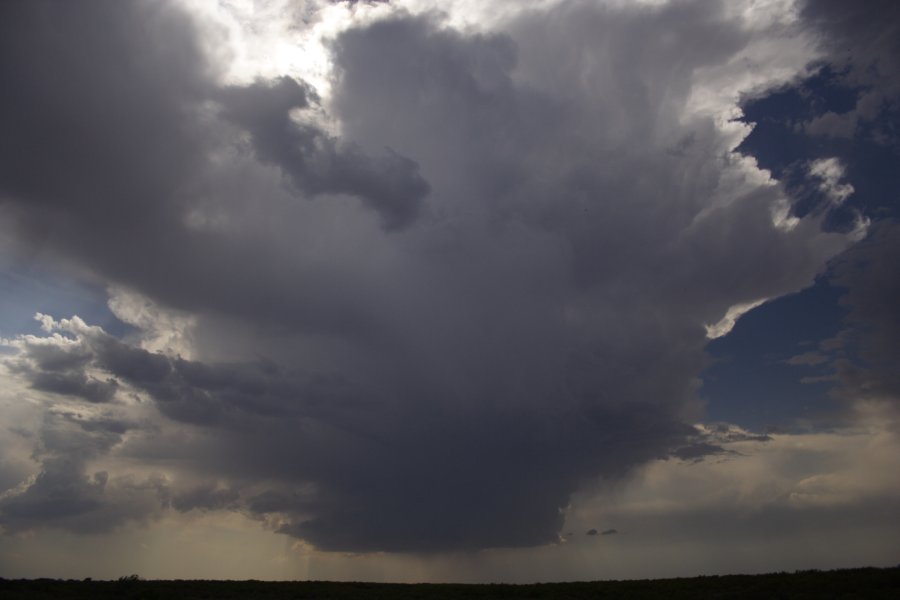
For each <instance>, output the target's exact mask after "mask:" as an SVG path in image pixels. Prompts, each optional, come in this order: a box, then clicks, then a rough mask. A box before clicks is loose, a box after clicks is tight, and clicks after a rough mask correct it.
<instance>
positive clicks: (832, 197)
mask: <svg viewBox="0 0 900 600" xmlns="http://www.w3.org/2000/svg"><path fill="white" fill-rule="evenodd" d="M845 171H846V167H845V166H844V165H843V163H842V162H841V161H840V159H838V158H836V157H831V158H818V159H816V160H814V161H812V162H810V163H809V174H810V176H811V177H814V178H816V179H818V180H819V190H821V191H822V193H824V194H825V195H826V196H827V198H828V200H829V201H830V202H831V203H832V204H833V205H834V206H840V205H841V204H843V203H844V201H845V200H846V199H847V198H849V197H850V195H851V194H853V192H854V189H853V186H852V185H850V184H849V183H841V180H842V179H843V178H844V173H845Z"/></svg>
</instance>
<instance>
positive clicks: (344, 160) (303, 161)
mask: <svg viewBox="0 0 900 600" xmlns="http://www.w3.org/2000/svg"><path fill="white" fill-rule="evenodd" d="M311 98H312V99H315V94H314V92H312V90H311V89H310V88H309V87H308V86H303V85H300V84H299V83H298V82H297V81H295V80H293V79H291V78H288V77H281V78H280V79H278V80H276V81H274V82H271V83H265V82H257V83H255V84H253V85H250V86H248V87H243V88H241V87H230V88H226V89H225V90H223V91H222V92H221V100H222V103H223V105H224V107H225V115H226V117H228V118H229V119H231V120H232V121H234V122H236V123H239V124H240V125H242V126H243V127H245V128H246V129H247V131H249V132H250V133H251V135H252V139H253V146H254V148H255V150H256V153H257V155H258V156H259V158H260V160H262V161H263V162H267V163H272V164H276V165H279V166H280V167H281V168H282V169H283V170H284V171H285V172H286V173H287V174H288V175H289V176H290V178H291V181H292V182H293V183H294V185H295V186H297V188H298V189H300V190H302V191H303V192H305V193H308V194H310V195H318V194H329V193H330V194H352V195H355V196H359V197H360V198H362V199H363V200H364V201H365V202H366V203H367V204H369V205H371V206H372V208H374V209H375V210H376V211H378V213H379V214H380V215H381V218H382V220H383V222H384V225H385V227H386V228H387V229H400V228H403V227H406V226H408V225H409V224H410V223H411V222H412V221H413V219H415V217H416V215H417V213H418V212H419V210H420V205H421V203H422V200H423V199H424V197H425V196H426V195H427V194H428V192H429V189H430V187H429V185H428V183H427V182H426V181H425V180H424V179H422V177H421V176H420V175H419V172H418V165H417V164H416V163H415V161H413V160H410V159H409V158H405V157H403V156H400V155H399V154H396V153H394V152H388V153H386V154H384V155H382V156H379V157H376V158H372V157H369V156H367V155H366V154H365V153H363V152H362V151H361V150H360V149H359V148H357V147H356V146H354V145H353V144H348V143H342V142H340V141H339V140H337V139H336V138H334V137H331V136H329V135H328V134H326V133H325V132H324V131H322V130H321V129H320V128H318V127H316V126H315V125H311V124H306V125H302V124H299V123H295V122H294V121H292V119H291V114H290V113H291V111H292V110H293V109H302V108H307V107H308V106H309V105H310V99H311Z"/></svg>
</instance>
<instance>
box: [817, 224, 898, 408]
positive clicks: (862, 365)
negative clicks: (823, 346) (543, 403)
mask: <svg viewBox="0 0 900 600" xmlns="http://www.w3.org/2000/svg"><path fill="white" fill-rule="evenodd" d="M898 265H900V225H898V224H897V222H895V221H884V222H881V223H879V224H878V225H877V226H876V227H875V228H874V231H873V232H872V235H871V236H870V237H869V238H868V239H866V240H865V241H863V242H861V243H860V244H859V245H858V246H856V247H855V248H853V249H851V250H850V251H848V252H847V253H845V254H844V255H843V256H841V257H840V259H839V260H838V261H837V262H836V265H835V269H834V275H833V282H834V283H835V284H837V285H840V286H845V287H846V288H847V293H846V295H845V296H844V297H843V298H842V302H843V303H844V304H845V306H847V308H848V309H849V313H848V315H847V317H846V319H845V322H846V325H847V328H846V329H845V330H844V331H843V332H842V334H841V336H840V337H841V340H842V348H843V350H844V352H843V356H841V357H839V358H837V359H836V360H835V361H834V362H833V363H832V364H833V366H834V368H835V373H836V375H837V376H838V377H839V379H840V381H841V382H842V385H843V387H844V389H843V393H844V394H846V395H847V396H848V397H849V398H851V399H854V400H858V399H874V400H888V401H890V402H893V403H895V404H897V405H900V373H898V369H897V365H898V364H900V310H898V308H897V307H898V306H900V266H898Z"/></svg>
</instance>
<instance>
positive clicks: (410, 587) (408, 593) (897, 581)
mask: <svg viewBox="0 0 900 600" xmlns="http://www.w3.org/2000/svg"><path fill="white" fill-rule="evenodd" d="M0 598H2V599H3V600H13V599H17V598H63V599H65V598H147V599H153V598H179V599H181V598H209V599H213V598H272V599H275V598H298V599H314V598H315V599H319V598H322V599H325V598H348V599H349V598H354V599H355V598H363V599H366V598H437V599H441V598H629V599H631V598H639V599H640V598H660V599H666V600H672V599H677V598H773V599H774V598H810V599H812V598H847V599H850V598H859V599H868V598H885V599H887V598H890V599H891V600H896V599H898V598H900V567H893V568H889V569H847V570H840V571H801V572H797V573H776V574H769V575H726V576H711V577H692V578H681V579H655V580H640V581H596V582H578V583H542V584H533V585H506V584H490V585H464V584H390V583H334V582H327V581H298V582H266V581H182V580H178V581H143V580H138V579H137V578H136V577H135V576H132V577H123V578H121V579H120V580H118V581H74V580H69V581H65V580H58V579H31V580H26V579H18V580H11V579H0Z"/></svg>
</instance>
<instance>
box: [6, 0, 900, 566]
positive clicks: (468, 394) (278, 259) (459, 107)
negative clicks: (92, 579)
mask: <svg viewBox="0 0 900 600" xmlns="http://www.w3.org/2000/svg"><path fill="white" fill-rule="evenodd" d="M361 4H362V3H342V4H339V5H333V6H332V5H322V6H319V5H316V4H312V3H309V4H304V5H302V6H301V5H297V6H295V7H294V8H295V9H296V10H295V11H294V12H290V11H287V12H282V13H280V14H279V15H278V18H279V19H281V20H283V21H285V22H289V23H292V24H293V25H294V27H295V31H300V32H301V33H299V34H297V35H299V36H301V37H303V39H308V40H312V41H309V43H310V44H312V43H313V41H315V36H313V35H312V33H310V32H313V33H315V32H319V33H317V34H316V35H320V34H321V28H324V30H325V31H327V37H328V40H327V44H326V45H324V46H323V45H319V46H316V47H315V48H312V47H311V49H310V55H311V56H313V57H316V56H319V57H320V58H321V57H325V58H323V59H322V60H321V61H320V62H317V63H314V64H315V65H318V67H317V68H320V67H321V66H322V65H325V66H326V67H327V68H328V71H327V76H325V77H322V76H321V73H319V74H318V75H317V74H316V72H315V70H314V69H313V70H309V69H312V67H309V69H308V70H307V71H304V70H303V68H298V69H297V71H295V72H290V71H289V72H282V73H268V72H265V70H261V71H260V72H261V73H263V75H264V76H260V77H259V78H255V79H254V78H252V77H251V78H248V77H247V76H246V75H247V73H243V75H242V74H241V73H240V72H237V74H236V71H235V69H234V68H233V67H234V65H235V64H238V63H237V59H239V58H242V56H243V58H245V59H246V58H247V57H246V56H245V55H241V53H240V52H239V50H240V49H241V46H240V45H239V44H238V43H237V42H238V41H240V40H239V39H238V38H237V37H236V36H237V33H235V31H236V30H233V28H235V27H237V28H238V29H239V28H240V25H241V21H240V19H236V17H234V14H232V13H228V11H227V10H225V9H222V10H223V12H221V14H219V13H217V14H215V15H212V14H211V13H210V12H209V11H205V9H202V8H198V7H197V6H192V5H187V6H186V7H185V6H180V5H177V4H172V3H158V2H128V3H124V2H113V1H110V2H102V1H93V2H85V3H78V4H77V5H75V4H73V3H44V2H39V1H30V2H8V3H5V4H4V6H3V9H2V10H3V12H4V13H5V14H4V17H3V18H2V19H0V23H2V25H0V28H2V32H0V40H2V41H0V45H2V46H0V48H2V50H0V74H2V77H3V80H4V81H8V82H11V84H10V85H9V88H10V90H11V93H8V94H4V95H3V96H2V98H0V128H2V130H3V131H4V132H5V133H4V137H5V141H4V143H3V144H2V145H0V202H2V204H0V217H2V221H0V227H2V228H3V231H4V235H5V236H6V237H7V238H8V239H9V240H10V242H9V252H8V258H7V259H5V260H8V261H9V262H10V263H12V262H16V261H18V262H19V263H21V262H24V261H27V262H29V263H32V262H33V263H34V264H40V265H42V266H44V267H48V266H49V267H53V268H54V269H57V270H58V272H60V273H62V274H65V276H67V277H75V278H79V279H84V280H86V281H90V282H92V283H94V284H97V285H100V286H103V287H104V288H105V289H108V290H109V295H110V299H109V306H110V309H111V310H112V311H113V312H114V314H115V315H116V316H117V317H118V318H119V320H121V321H122V322H123V323H126V324H128V325H129V326H130V327H129V328H128V329H127V330H126V331H124V332H123V333H122V335H113V334H112V333H110V332H108V331H105V330H104V329H102V328H100V327H99V326H96V325H94V324H92V323H88V322H86V321H85V320H83V319H81V318H79V317H76V316H71V315H43V314H40V315H38V319H39V321H40V323H41V325H42V327H43V333H35V334H29V335H18V336H10V337H9V339H7V340H5V344H6V346H7V348H8V355H7V356H5V357H4V366H5V368H6V375H5V378H6V381H7V382H8V383H7V385H6V391H5V393H4V396H3V397H2V398H3V405H2V410H3V411H4V413H3V414H4V415H6V417H5V418H6V419H10V420H11V419H13V418H15V419H17V420H20V421H21V423H22V425H21V426H20V427H17V428H16V429H14V430H13V429H10V430H8V432H5V433H4V439H3V440H2V444H3V447H4V448H5V449H7V450H8V452H4V456H5V458H4V459H3V462H0V482H2V483H3V485H4V489H5V490H6V491H5V492H2V495H0V526H2V527H3V529H4V531H6V532H7V533H17V532H24V531H29V530H35V529H41V528H45V527H54V528H60V529H64V530H69V531H73V532H103V531H111V530H114V529H115V528H117V527H121V526H123V525H124V524H126V523H132V522H138V523H143V522H149V521H152V520H153V519H157V518H160V517H161V515H163V514H169V513H171V512H173V511H174V512H179V511H180V512H185V513H187V512H190V511H220V510H221V511H238V512H241V513H243V514H244V515H246V516H249V517H250V518H252V519H255V520H258V521H259V522H260V523H261V524H262V525H263V526H265V527H267V528H269V529H272V530H275V531H278V532H281V533H284V534H288V535H290V536H294V537H296V538H298V539H300V540H303V541H304V542H305V543H308V544H309V545H311V546H312V547H314V548H316V549H319V550H336V551H350V552H377V551H392V552H429V553H431V552H443V551H449V550H479V549H484V548H495V547H529V546H536V545H542V544H551V543H557V542H559V540H560V536H561V534H563V533H564V529H565V527H564V525H565V522H566V519H567V513H566V510H567V507H569V506H570V504H571V502H572V498H573V494H576V493H577V492H579V491H583V490H586V489H593V486H594V485H596V483H597V482H598V481H601V480H603V481H618V480H622V479H623V478H627V477H628V476H629V475H630V474H631V473H633V472H634V470H635V469H637V468H639V467H641V466H642V465H646V464H648V463H651V461H655V460H659V459H665V458H667V457H680V458H683V459H695V458H702V457H704V456H720V455H721V454H722V453H723V452H726V450H724V449H723V444H727V443H733V442H734V440H725V441H723V440H722V439H720V438H717V437H716V435H713V433H712V432H710V431H707V430H697V429H696V428H695V427H693V426H691V425H690V423H692V422H693V421H695V420H697V419H701V418H702V406H701V403H700V401H699V400H698V398H697V390H698V387H699V380H698V377H699V375H700V373H701V371H702V369H703V368H704V366H705V365H706V362H707V358H706V356H705V354H704V347H705V345H706V343H707V340H708V338H709V337H717V336H721V335H725V334H727V333H728V331H729V330H730V328H731V327H732V326H733V325H734V322H735V320H736V319H737V318H739V317H740V314H741V313H742V312H744V311H746V310H748V309H750V308H752V307H753V306H757V305H759V304H761V303H763V302H765V301H766V300H768V299H772V298H777V297H779V296H783V295H785V294H790V293H793V292H796V291H799V290H801V289H803V288H805V287H807V286H809V285H811V284H812V283H813V281H814V279H815V277H816V276H817V275H819V274H821V273H822V272H823V270H824V269H825V267H826V265H827V263H828V261H829V260H831V259H832V258H834V257H836V256H838V255H839V254H841V253H842V252H844V251H845V250H846V249H847V248H849V247H850V246H851V245H852V244H853V243H854V242H857V241H858V240H859V239H861V238H862V237H863V236H864V235H865V232H866V228H867V221H866V219H865V218H864V217H862V216H858V218H855V219H853V222H852V223H851V224H849V225H848V226H846V227H844V228H841V229H835V228H829V227H825V226H824V223H825V221H826V219H827V218H828V215H829V210H830V209H823V210H817V211H809V212H807V213H806V214H803V215H802V216H801V215H797V214H795V212H794V211H792V203H793V200H792V197H791V196H790V195H789V194H788V193H787V192H786V191H785V189H784V188H783V187H782V186H781V184H780V183H779V182H778V181H776V180H774V179H772V177H771V176H770V174H769V173H768V172H767V171H764V170H761V169H759V168H758V166H757V164H756V162H755V161H754V160H753V159H752V158H750V157H747V156H743V155H740V154H738V153H737V152H735V149H736V147H737V146H738V144H739V143H740V142H741V141H742V140H743V139H744V137H745V136H746V135H747V134H748V133H749V131H750V126H748V125H746V124H743V123H740V122H737V121H735V120H734V119H735V118H736V117H738V116H739V115H740V111H739V108H738V102H739V101H740V100H741V98H742V97H744V96H746V95H749V94H759V93H762V92H763V91H764V90H766V89H769V88H771V87H772V86H776V85H780V84H784V83H786V82H790V81H792V80H793V78H796V77H799V76H803V75H805V74H807V72H808V71H807V67H808V64H809V63H810V61H812V60H814V59H819V58H821V57H822V56H824V55H823V54H822V52H825V50H823V49H818V50H817V49H816V46H815V44H814V42H815V40H816V37H815V36H816V31H817V30H815V29H811V28H810V27H809V26H807V22H806V21H804V20H800V19H799V17H798V12H797V10H796V7H793V6H792V5H790V4H789V3H785V4H781V3H772V5H771V6H769V7H768V9H767V10H765V11H760V10H754V9H753V8H752V6H750V4H749V3H748V4H747V5H746V6H744V5H743V4H741V5H740V8H739V7H738V4H739V3H733V2H720V3H710V2H691V1H685V2H673V3H661V4H659V5H657V4H656V3H648V4H643V3H617V2H610V3H605V2H559V3H535V4H534V5H530V6H528V7H527V8H522V7H520V6H519V4H518V3H515V4H511V3H502V4H497V6H496V7H495V8H494V9H493V11H492V12H491V14H489V15H488V14H486V15H482V16H481V17H479V18H478V19H476V21H477V22H478V23H479V27H477V28H476V27H473V26H471V24H470V23H469V24H467V22H466V19H465V18H463V16H464V15H465V14H466V13H465V11H464V8H465V4H466V3H457V4H458V5H457V4H451V5H449V8H447V11H448V13H440V12H435V11H432V10H429V8H430V7H429V6H428V5H427V4H409V6H406V7H405V8H404V7H397V6H393V5H390V4H387V3H385V4H382V3H378V5H377V6H375V5H367V6H362V5H361ZM808 10H813V9H812V8H810V9H808ZM223 15H224V16H223ZM229 15H230V16H229ZM301 16H303V17H304V18H305V19H306V21H307V26H306V28H305V29H304V28H303V25H302V24H301V22H295V19H299V18H300V17H301ZM226 17H227V18H226ZM822 18H824V17H822ZM229 19H231V20H229ZM827 23H830V21H826V24H827ZM326 25H327V27H326ZM317 27H320V29H316V28H317ZM230 28H231V29H230ZM251 31H257V32H258V31H259V30H258V29H254V28H248V29H247V32H251ZM229 32H230V33H229ZM245 33H246V32H245ZM246 35H250V33H246ZM304 36H305V37H304ZM236 40H237V41H236ZM273 47H274V46H273ZM317 53H319V54H317ZM323 61H324V62H323ZM246 64H252V61H249V59H248V62H247V63H246ZM310 64H313V63H310ZM308 66H309V65H307V67H308ZM304 77H307V78H308V79H309V80H308V81H307V80H306V79H304ZM889 93H891V92H890V91H885V92H884V94H889ZM860 110H862V109H860ZM861 114H862V113H861ZM809 127H811V128H815V127H818V125H812V124H811V125H809ZM810 173H811V174H810V177H811V181H815V182H818V183H819V184H820V185H821V186H826V187H827V190H826V191H825V192H827V194H830V196H829V197H832V200H833V204H834V205H840V204H841V203H842V202H843V200H845V199H846V197H847V196H849V195H850V194H851V193H852V191H853V188H852V186H850V185H849V184H847V183H846V182H845V181H844V180H843V173H842V171H841V169H840V163H839V162H837V161H835V162H827V161H821V162H817V163H813V165H812V167H811V168H810ZM835 198H839V199H840V200H836V199H835ZM884 235H889V234H884ZM860 252H863V251H862V250H861V251H860ZM883 268H884V269H886V268H889V266H888V265H882V264H880V263H877V262H876V263H874V265H873V266H872V267H870V269H871V271H870V272H871V277H870V276H868V275H859V274H858V273H857V271H855V270H854V271H853V272H852V274H847V275H845V276H844V278H845V280H847V281H851V280H852V282H853V283H852V284H851V285H852V286H854V289H860V288H859V286H863V285H870V284H871V285H874V283H873V282H874V281H876V280H878V281H881V279H879V278H878V273H880V272H881V271H880V269H883ZM859 277H862V278H863V279H862V280H859V282H858V284H857V279H855V278H859ZM866 297H868V296H866ZM851 302H852V303H853V305H854V306H862V305H863V304H864V299H863V297H862V296H860V297H856V296H851ZM866 314H872V313H871V312H867V313H866ZM63 317H68V318H63ZM892 339H893V340H896V339H897V338H896V337H894V338H891V337H890V336H886V337H884V339H881V338H879V339H874V340H873V341H872V342H871V344H870V346H867V347H871V348H872V349H873V352H878V351H879V348H881V347H882V346H885V345H891V344H892V342H891V340H892ZM894 345H895V344H894ZM891 351H893V350H891ZM891 356H893V355H891ZM893 364H894V365H895V364H896V361H894V362H893ZM847 368H848V369H849V368H850V367H847ZM871 369H873V370H875V371H877V370H878V369H883V372H882V371H878V372H879V373H882V374H883V375H884V377H883V378H882V379H883V380H884V381H885V384H884V385H885V386H887V387H889V388H890V389H889V390H888V392H886V393H894V387H892V386H895V384H896V382H895V381H893V380H890V381H888V380H887V379H886V377H887V375H886V373H887V372H889V370H890V365H887V366H886V367H879V366H878V365H877V364H876V365H874V366H873V367H871ZM875 371H873V372H875ZM847 377H850V375H847ZM757 442H759V440H757ZM29 455H30V458H28V456H29ZM652 464H656V463H652ZM598 526H600V525H598ZM601 528H602V529H606V527H602V526H601Z"/></svg>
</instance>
